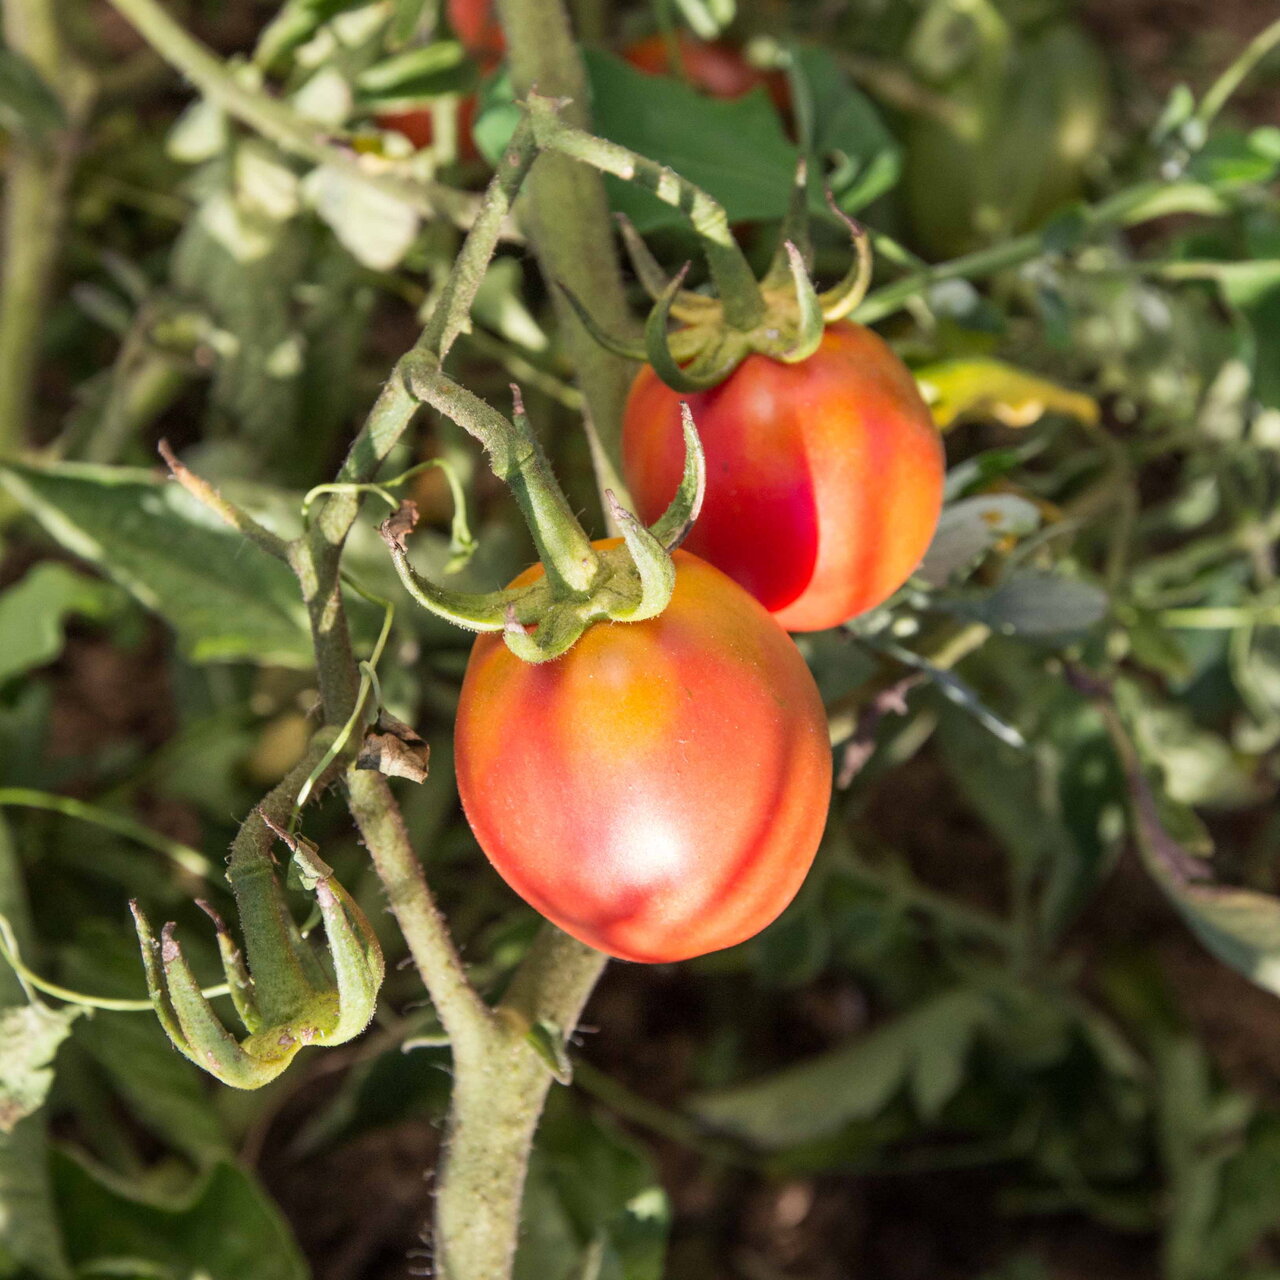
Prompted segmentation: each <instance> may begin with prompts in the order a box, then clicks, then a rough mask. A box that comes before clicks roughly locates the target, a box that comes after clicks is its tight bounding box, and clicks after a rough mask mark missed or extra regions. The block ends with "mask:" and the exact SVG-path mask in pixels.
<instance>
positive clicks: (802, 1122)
mask: <svg viewBox="0 0 1280 1280" xmlns="http://www.w3.org/2000/svg"><path fill="white" fill-rule="evenodd" d="M990 1018H991V1006H990V1004H989V1003H988V1001H987V999H986V997H985V996H983V995H982V994H981V993H980V992H977V991H974V990H972V989H970V988H960V989H958V990H954V991H947V992H943V993H942V994H941V995H938V996H934V997H933V998H932V999H930V1000H928V1001H926V1002H925V1003H924V1004H922V1005H920V1006H919V1007H918V1008H916V1009H913V1010H912V1011H911V1012H910V1013H906V1014H903V1015H902V1016H901V1017H899V1018H897V1019H896V1020H895V1021H893V1022H890V1023H887V1024H886V1025H885V1026H883V1027H880V1028H878V1029H877V1030H875V1031H872V1032H871V1033H870V1034H869V1035H866V1036H863V1037H861V1038H860V1039H858V1040H856V1041H854V1042H853V1043H852V1044H849V1045H846V1046H844V1047H843V1048H839V1049H833V1050H832V1051H831V1052H829V1053H824V1054H821V1055H819V1056H818V1057H816V1058H810V1059H809V1060H808V1061H806V1062H802V1063H800V1064H799V1065H797V1066H794V1067H787V1068H785V1069H784V1070H782V1071H779V1072H776V1073H775V1074H773V1075H770V1076H766V1077H764V1078H763V1079H761V1080H756V1081H753V1082H752V1083H750V1084H745V1085H740V1086H739V1087H737V1088H734V1089H727V1090H724V1091H723V1092H719V1093H713V1094H703V1095H701V1096H700V1097H697V1098H695V1099H694V1100H693V1102H692V1104H691V1107H692V1110H693V1111H694V1112H695V1113H696V1114H697V1115H698V1116H699V1117H700V1118H701V1119H702V1120H705V1121H706V1122H707V1123H708V1124H712V1125H714V1126H716V1128H718V1129H723V1130H726V1131H727V1132H729V1133H732V1134H735V1135H737V1136H738V1137H740V1138H744V1139H745V1140H746V1141H748V1142H751V1143H753V1144H755V1145H756V1146H759V1147H764V1148H765V1149H767V1150H781V1149H783V1148H786V1147H792V1146H798V1145H799V1144H801V1143H806V1142H812V1141H814V1140H815V1139H818V1138H822V1137H825V1136H827V1135H829V1134H831V1133H834V1132H835V1131H836V1130H838V1129H841V1128H843V1127H844V1126H845V1125H846V1124H849V1123H850V1122H851V1121H854V1120H867V1119H870V1118H871V1117H873V1116H875V1115H877V1114H878V1113H879V1112H880V1111H882V1110H883V1109H884V1107H885V1106H887V1105H888V1103H889V1102H890V1101H891V1100H892V1099H893V1097H894V1096H895V1095H896V1094H897V1093H898V1092H899V1091H900V1090H901V1089H902V1088H904V1087H910V1089H911V1092H912V1095H913V1096H914V1098H915V1099H916V1105H917V1107H918V1108H919V1109H920V1111H921V1113H922V1114H923V1115H925V1116H931V1115H936V1114H937V1112H938V1111H939V1110H940V1109H941V1108H942V1107H943V1106H944V1105H945V1104H946V1103H947V1102H948V1101H949V1100H950V1098H951V1097H952V1096H953V1095H954V1093H955V1091H956V1089H957V1088H958V1087H959V1085H960V1082H961V1080H962V1078H963V1073H964V1064H965V1060H966V1059H967V1057H968V1054H969V1050H970V1048H971V1046H972V1044H973V1040H974V1037H975V1035H976V1034H977V1032H978V1030H979V1029H980V1028H981V1027H982V1026H983V1025H984V1024H985V1023H987V1022H989V1021H990Z"/></svg>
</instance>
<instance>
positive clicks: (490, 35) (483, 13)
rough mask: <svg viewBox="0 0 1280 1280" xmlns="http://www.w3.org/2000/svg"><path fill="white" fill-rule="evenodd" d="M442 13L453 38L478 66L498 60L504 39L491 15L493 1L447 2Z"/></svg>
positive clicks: (451, 0)
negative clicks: (473, 57)
mask: <svg viewBox="0 0 1280 1280" xmlns="http://www.w3.org/2000/svg"><path fill="white" fill-rule="evenodd" d="M445 11H446V13H447V14H448V16H449V25H450V26H451V27H452V28H453V33H454V35H456V36H457V37H458V39H459V40H460V41H461V42H462V45H463V47H464V48H465V49H467V50H468V52H470V53H472V54H474V55H475V57H476V58H477V60H478V61H479V62H480V63H481V65H482V66H486V65H488V64H491V63H495V62H500V61H501V60H502V57H503V55H504V54H505V53H506V51H507V37H506V35H505V34H504V32H503V30H502V24H501V23H500V22H499V21H498V19H497V16H496V15H495V14H494V12H493V0H448V4H447V5H446V6H445Z"/></svg>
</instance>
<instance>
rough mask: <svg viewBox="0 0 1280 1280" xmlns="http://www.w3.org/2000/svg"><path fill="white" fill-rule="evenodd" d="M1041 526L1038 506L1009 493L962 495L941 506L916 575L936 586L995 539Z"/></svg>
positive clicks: (965, 566) (967, 565)
mask: <svg viewBox="0 0 1280 1280" xmlns="http://www.w3.org/2000/svg"><path fill="white" fill-rule="evenodd" d="M1039 527H1040V509H1039V508H1038V507H1037V506H1036V505H1035V504H1034V503H1032V502H1028V501H1027V500H1026V499H1025V498H1019V497H1018V496H1017V495H1015V494H1012V493H992V494H983V495H982V496H980V497H976V498H962V499H961V500H960V501H959V502H953V503H951V504H950V505H949V506H947V507H945V508H944V509H943V512H942V515H941V517H940V518H939V520H938V528H937V530H936V532H935V533H934V535H933V541H932V542H931V543H930V544H929V550H928V551H927V552H925V557H924V559H923V560H922V561H921V562H920V567H919V568H918V569H917V570H916V574H915V576H916V577H918V578H923V579H924V581H925V582H928V583H929V584H930V585H932V586H935V587H940V586H942V585H943V584H944V583H946V582H947V581H948V580H949V579H950V578H951V577H952V576H953V575H955V574H958V573H959V572H960V571H961V570H963V569H969V568H971V567H972V566H973V565H975V564H976V563H977V562H978V560H980V559H981V558H982V557H983V556H984V555H985V554H986V553H987V552H988V551H989V550H990V549H991V548H992V547H994V546H995V544H996V543H997V542H1000V541H1002V540H1003V539H1005V538H1022V537H1025V536H1026V535H1027V534H1029V533H1034V532H1035V531H1036V530H1037V529H1038V528H1039Z"/></svg>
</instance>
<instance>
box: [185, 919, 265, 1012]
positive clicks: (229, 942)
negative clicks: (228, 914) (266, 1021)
mask: <svg viewBox="0 0 1280 1280" xmlns="http://www.w3.org/2000/svg"><path fill="white" fill-rule="evenodd" d="M196 906H197V907H199V908H200V910H201V911H203V912H204V913H205V915H207V916H208V917H209V919H210V920H212V921H213V928H214V932H215V933H216V934H217V937H218V954H219V956H221V958H222V972H223V973H225V974H226V975H227V986H229V987H230V988H231V1003H232V1004H234V1005H235V1007H236V1013H238V1014H239V1015H240V1021H241V1022H243V1023H244V1025H245V1026H246V1027H247V1028H248V1029H249V1031H251V1032H252V1031H257V1030H258V1029H259V1028H260V1027H261V1026H262V1015H261V1013H260V1012H259V1011H258V997H257V995H256V993H255V992H254V989H253V979H252V978H251V977H250V976H249V967H248V965H246V964H245V962H244V953H243V952H242V951H241V950H240V948H239V947H238V946H236V942H235V939H234V938H233V937H232V936H231V930H230V929H228V928H227V925H226V921H224V920H223V918H222V917H221V916H220V915H219V914H218V913H217V912H216V911H215V910H214V909H213V907H212V906H211V905H210V904H209V903H207V902H206V901H205V900H204V899H203V898H197V899H196Z"/></svg>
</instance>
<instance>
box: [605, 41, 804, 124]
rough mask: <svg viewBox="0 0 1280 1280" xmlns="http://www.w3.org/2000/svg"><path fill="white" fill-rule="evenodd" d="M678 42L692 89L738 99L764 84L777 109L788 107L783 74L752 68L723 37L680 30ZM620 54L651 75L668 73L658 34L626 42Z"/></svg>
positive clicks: (788, 98) (662, 45)
mask: <svg viewBox="0 0 1280 1280" xmlns="http://www.w3.org/2000/svg"><path fill="white" fill-rule="evenodd" d="M677 42H678V44H679V49H680V61H681V63H682V64H683V66H684V72H685V75H686V76H688V78H689V83H690V84H691V85H693V87H694V88H695V89H700V90H701V91H702V92H703V93H705V94H707V95H709V96H710V97H712V98H741V97H742V96H743V94H747V93H750V92H751V90H752V89H754V88H756V87H757V86H758V85H763V86H764V88H765V89H766V90H767V91H768V94H769V97H770V98H772V99H773V101H774V103H775V104H776V105H777V106H778V107H779V108H780V109H782V110H784V111H785V110H786V109H787V107H788V106H789V104H790V96H789V93H788V90H787V80H786V77H785V76H783V75H779V74H778V73H777V72H769V71H762V70H761V69H760V68H759V67H753V66H752V65H751V64H750V63H749V62H748V61H747V60H746V58H744V57H743V55H742V51H741V50H740V49H738V48H736V47H735V46H734V45H731V44H728V43H726V42H725V41H723V40H712V41H702V40H697V39H695V38H694V37H693V36H691V35H689V34H688V33H687V32H681V33H680V35H679V36H678V37H677ZM622 56H623V57H624V58H625V59H626V60H627V61H628V62H629V63H630V64H631V65H632V66H633V67H635V68H636V70H637V71H644V72H647V73H648V74H649V75H652V76H666V75H670V74H671V60H670V58H669V57H668V54H667V42H666V40H665V39H664V38H663V37H662V35H661V34H659V35H654V36H648V37H646V38H645V39H644V40H637V41H636V42H635V43H634V44H629V45H627V47H626V48H625V49H624V50H623V51H622Z"/></svg>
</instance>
